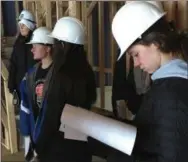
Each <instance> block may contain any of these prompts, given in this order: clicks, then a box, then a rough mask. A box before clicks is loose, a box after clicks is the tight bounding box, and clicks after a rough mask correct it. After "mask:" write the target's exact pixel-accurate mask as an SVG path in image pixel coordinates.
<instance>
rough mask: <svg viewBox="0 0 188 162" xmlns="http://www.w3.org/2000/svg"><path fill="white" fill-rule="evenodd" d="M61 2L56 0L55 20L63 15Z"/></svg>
mask: <svg viewBox="0 0 188 162" xmlns="http://www.w3.org/2000/svg"><path fill="white" fill-rule="evenodd" d="M63 13H64V11H63V2H61V1H56V20H58V19H60V18H61V17H62V16H63Z"/></svg>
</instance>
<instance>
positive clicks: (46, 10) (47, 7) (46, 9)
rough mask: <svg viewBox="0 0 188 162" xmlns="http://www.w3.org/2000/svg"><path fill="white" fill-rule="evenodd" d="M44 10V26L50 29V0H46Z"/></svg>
mask: <svg viewBox="0 0 188 162" xmlns="http://www.w3.org/2000/svg"><path fill="white" fill-rule="evenodd" d="M45 12H46V27H48V28H49V29H51V28H52V11H51V1H50V0H46V3H45Z"/></svg>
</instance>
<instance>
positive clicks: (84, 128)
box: [61, 104, 137, 155]
mask: <svg viewBox="0 0 188 162" xmlns="http://www.w3.org/2000/svg"><path fill="white" fill-rule="evenodd" d="M61 123H63V124H65V125H68V126H69V127H72V128H73V129H75V130H78V131H80V132H82V133H84V134H86V135H88V136H91V137H93V138H94V139H97V140H98V141H101V142H102V143H105V144H107V145H109V146H111V147H113V148H115V149H117V150H119V151H121V152H123V153H125V154H128V155H131V153H132V150H133V148H134V143H135V140H136V133H137V129H136V127H134V126H132V125H129V124H125V123H122V122H119V121H116V120H113V119H111V118H108V117H105V116H102V115H99V114H96V113H94V112H91V111H88V110H85V109H82V108H79V107H75V106H71V105H68V104H66V105H65V107H64V110H63V113H62V115H61Z"/></svg>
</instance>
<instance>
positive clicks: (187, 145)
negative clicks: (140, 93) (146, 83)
mask: <svg viewBox="0 0 188 162" xmlns="http://www.w3.org/2000/svg"><path fill="white" fill-rule="evenodd" d="M187 91H188V80H187V79H180V78H166V79H158V80H156V81H155V82H154V83H153V86H152V89H151V90H150V91H149V92H148V94H147V95H146V96H145V100H144V102H143V104H142V107H141V108H140V111H139V112H138V114H137V116H136V119H135V124H136V126H137V128H138V135H137V137H138V138H137V142H136V144H135V155H136V156H138V158H139V159H143V160H144V161H147V162H153V161H154V162H180V161H181V162H187V159H188V128H187V124H188V96H187V93H186V92H187Z"/></svg>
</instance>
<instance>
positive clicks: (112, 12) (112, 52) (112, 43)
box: [109, 2, 117, 77]
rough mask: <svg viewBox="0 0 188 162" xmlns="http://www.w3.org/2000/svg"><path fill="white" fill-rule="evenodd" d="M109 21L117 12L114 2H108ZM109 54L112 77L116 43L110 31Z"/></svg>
mask: <svg viewBox="0 0 188 162" xmlns="http://www.w3.org/2000/svg"><path fill="white" fill-rule="evenodd" d="M109 6H110V22H112V20H113V18H114V15H115V14H116V12H117V4H116V2H110V5H109ZM110 47H111V49H110V56H111V69H112V77H113V69H114V63H115V61H116V53H117V50H116V49H117V48H116V47H117V45H116V42H115V39H114V38H113V35H112V33H110Z"/></svg>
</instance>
